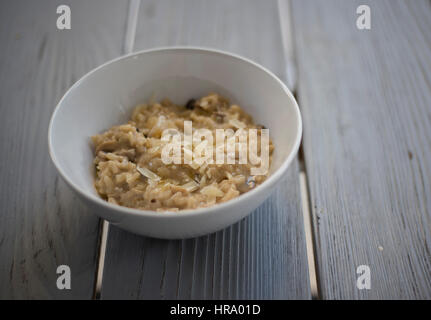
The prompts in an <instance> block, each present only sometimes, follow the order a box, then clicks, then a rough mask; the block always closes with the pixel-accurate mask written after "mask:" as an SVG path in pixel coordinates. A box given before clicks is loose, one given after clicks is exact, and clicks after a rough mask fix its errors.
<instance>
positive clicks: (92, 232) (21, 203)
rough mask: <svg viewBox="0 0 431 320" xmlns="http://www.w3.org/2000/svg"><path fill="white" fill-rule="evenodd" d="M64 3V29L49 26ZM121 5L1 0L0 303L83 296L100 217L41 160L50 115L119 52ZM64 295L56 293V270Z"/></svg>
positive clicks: (90, 281) (87, 293) (89, 289)
mask: <svg viewBox="0 0 431 320" xmlns="http://www.w3.org/2000/svg"><path fill="white" fill-rule="evenodd" d="M60 4H66V5H69V6H70V8H71V11H72V29H71V30H63V31H59V30H57V28H56V20H57V17H58V15H57V13H56V9H57V6H58V5H60ZM126 16H127V2H125V1H113V0H112V1H106V0H103V1H102V0H97V1H94V0H92V1H85V0H80V1H75V0H74V1H70V0H61V1H46V0H44V1H30V0H29V1H22V0H20V1H2V2H1V3H0V43H1V50H0V83H1V87H0V111H1V112H0V114H1V126H0V146H1V147H0V149H1V150H2V154H1V156H0V176H1V180H0V188H1V190H0V204H1V208H0V299H6V298H8V299H12V298H14V299H36V298H38V299H51V298H60V299H63V298H64V299H67V298H80V299H90V298H91V297H92V296H93V287H94V280H95V272H96V265H97V259H98V256H97V253H98V241H99V219H98V218H96V216H95V215H93V214H91V213H90V212H89V209H87V207H86V206H84V205H83V204H81V202H80V201H79V200H78V199H77V198H76V197H75V196H74V195H73V194H72V191H71V190H70V189H69V188H68V187H67V186H66V185H65V184H64V182H63V181H62V180H61V179H60V177H59V175H58V174H57V172H56V170H55V168H54V166H53V164H52V163H51V160H50V159H49V155H48V146H47V135H48V122H49V119H50V116H51V113H52V111H53V109H54V107H55V105H56V103H57V102H58V101H59V99H60V98H61V96H62V95H63V94H64V93H65V91H66V90H67V89H68V88H69V87H70V86H71V85H72V84H73V83H74V82H75V81H76V80H77V79H78V78H79V77H81V76H82V75H84V74H85V73H86V72H87V71H89V70H91V69H92V68H94V67H96V66H97V65H99V64H101V63H102V62H104V61H106V60H108V59H111V58H114V57H116V56H118V55H120V54H121V52H122V47H123V37H124V32H125V26H126ZM62 264H65V265H68V266H70V268H71V275H72V282H71V285H72V289H71V290H63V291H60V290H58V289H57V287H56V280H57V277H58V275H57V274H56V269H57V266H59V265H62Z"/></svg>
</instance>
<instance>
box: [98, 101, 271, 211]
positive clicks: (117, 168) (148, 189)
mask: <svg viewBox="0 0 431 320" xmlns="http://www.w3.org/2000/svg"><path fill="white" fill-rule="evenodd" d="M184 121H192V124H193V129H201V128H205V129H208V130H210V131H211V132H213V133H214V136H215V130H216V129H233V130H237V129H238V128H242V129H250V128H255V129H262V126H259V125H255V124H254V122H253V120H252V118H251V117H250V116H249V115H248V114H246V113H245V112H244V111H243V110H242V109H241V107H239V106H238V105H235V104H233V105H231V104H230V103H229V101H228V100H227V99H225V98H223V97H222V96H220V95H218V94H210V95H207V96H205V97H202V98H200V99H198V100H196V101H195V100H190V101H189V102H188V103H187V104H186V105H185V106H179V105H175V104H173V103H172V102H171V101H169V100H168V99H165V100H163V101H161V102H160V103H153V102H151V103H148V104H143V105H138V106H137V107H136V108H135V109H134V111H133V114H132V117H131V120H130V121H129V122H128V123H126V124H123V125H119V126H115V127H112V128H111V129H109V130H108V131H106V132H104V133H102V134H99V135H95V136H93V137H92V141H93V144H94V149H95V159H94V164H95V166H96V179H95V187H96V190H97V192H98V193H99V195H100V196H101V197H102V198H103V199H105V200H107V201H108V202H111V203H114V204H117V205H121V206H126V207H130V208H138V209H144V210H157V211H178V210H183V209H194V208H199V207H208V206H212V205H215V204H216V203H221V202H225V201H228V200H230V199H233V198H235V197H238V196H239V195H241V194H242V193H245V192H247V191H249V190H251V189H253V188H255V187H256V186H257V185H259V184H261V183H262V182H263V181H264V180H265V179H266V177H267V175H256V176H251V175H250V169H251V165H250V164H238V163H235V164H215V163H213V164H208V163H204V164H202V165H197V164H196V163H191V164H185V163H182V164H173V163H172V164H165V163H163V161H162V157H161V153H162V148H163V147H164V146H165V145H166V143H167V142H166V141H162V139H161V137H162V132H163V131H164V130H165V129H177V130H178V131H179V132H180V133H181V134H183V133H184ZM260 137H261V130H258V141H260ZM182 150H183V151H184V149H182ZM237 151H238V150H237ZM272 151H273V145H272V143H271V141H270V142H269V154H270V156H269V159H270V161H271V154H272ZM258 152H260V143H258ZM237 162H238V161H237Z"/></svg>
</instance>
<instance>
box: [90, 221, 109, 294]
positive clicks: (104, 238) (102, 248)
mask: <svg viewBox="0 0 431 320" xmlns="http://www.w3.org/2000/svg"><path fill="white" fill-rule="evenodd" d="M101 221H102V223H101V229H102V232H101V237H100V243H99V254H98V263H97V269H96V281H95V284H94V295H93V300H99V299H100V292H101V290H102V278H103V268H104V266H105V255H106V243H107V242H108V232H109V222H108V221H106V220H101Z"/></svg>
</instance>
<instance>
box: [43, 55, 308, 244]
mask: <svg viewBox="0 0 431 320" xmlns="http://www.w3.org/2000/svg"><path fill="white" fill-rule="evenodd" d="M209 92H218V93H220V94H222V95H224V96H226V97H228V98H229V99H230V100H231V102H233V103H237V104H239V105H240V106H241V107H243V108H244V109H245V110H246V111H247V112H248V113H249V114H251V115H252V116H253V117H254V120H255V121H256V123H261V124H263V125H265V126H266V127H267V128H269V134H270V137H271V139H272V141H273V144H274V146H275V152H274V154H273V162H272V165H271V168H270V172H271V175H270V176H269V178H268V179H267V180H266V181H265V182H264V183H263V184H261V185H259V186H258V187H256V188H255V189H253V190H251V191H249V192H248V193H245V194H243V195H241V196H239V197H238V198H235V199H233V200H230V201H228V202H225V203H222V204H218V205H216V206H213V207H210V208H203V209H196V210H184V211H180V212H171V213H158V212H154V211H142V210H136V209H129V208H125V207H120V206H116V205H112V204H110V203H108V202H106V201H104V200H102V199H101V198H100V197H99V196H98V195H97V193H96V190H95V188H94V186H93V182H94V173H93V164H92V161H93V157H94V155H93V150H92V146H91V143H90V136H92V135H94V134H97V133H101V132H103V131H104V130H106V129H109V128H110V127H111V126H113V125H118V124H121V123H125V122H126V121H127V120H128V119H129V117H130V114H131V110H132V109H133V107H134V106H135V105H136V104H137V103H142V102H146V101H148V100H149V98H150V97H151V96H152V95H155V98H156V99H161V98H164V97H168V98H170V99H171V100H172V101H173V102H175V103H178V104H184V103H185V102H186V101H187V100H189V99H190V98H192V97H195V98H196V97H200V96H203V95H206V94H208V93H209ZM301 134H302V123H301V116H300V112H299V108H298V105H297V103H296V101H295V99H294V97H293V95H292V94H291V93H290V92H289V90H288V89H287V88H286V86H285V85H284V84H283V83H282V82H281V81H280V80H279V79H278V78H277V77H276V76H275V75H274V74H272V73H271V72H270V71H268V70H267V69H265V68H263V67H262V66H259V65H258V64H256V63H254V62H252V61H250V60H248V59H245V58H242V57H239V56H237V55H233V54H229V53H226V52H222V51H218V50H209V49H203V48H190V47H175V48H159V49H153V50H146V51H141V52H137V53H133V54H130V55H127V56H124V57H121V58H118V59H115V60H112V61H110V62H107V63H105V64H104V65H102V66H100V67H98V68H96V69H94V70H93V71H91V72H89V73H88V74H86V75H85V76H84V77H83V78H81V79H80V80H79V81H77V82H76V83H75V84H74V85H73V86H72V87H71V88H70V89H69V90H68V91H67V92H66V94H65V95H64V97H63V98H62V99H61V100H60V102H59V103H58V105H57V107H56V108H55V111H54V113H53V115H52V118H51V122H50V125H49V133H48V143H49V150H50V155H51V158H52V161H53V162H54V164H55V166H56V167H57V169H58V171H59V172H60V174H61V176H62V177H63V178H64V180H65V181H66V182H67V184H68V185H69V186H71V188H72V189H73V190H74V191H75V192H76V193H77V194H78V195H79V196H80V197H81V198H82V199H83V200H85V201H86V202H87V203H88V204H89V205H91V206H92V207H93V208H94V213H95V214H97V215H99V216H100V217H102V218H104V219H106V220H108V221H109V222H110V223H112V224H114V225H116V226H118V227H120V228H123V229H126V230H129V231H131V232H134V233H138V234H142V235H146V236H151V237H156V238H167V239H179V238H190V237H196V236H199V235H203V234H207V233H211V232H214V231H217V230H220V229H223V228H225V227H227V226H229V225H231V224H233V223H235V222H237V221H239V220H240V219H242V218H244V217H245V216H246V215H248V214H249V213H250V212H251V211H252V210H253V209H255V208H256V207H258V206H259V205H260V204H261V203H262V202H263V201H264V200H265V199H266V198H267V197H268V196H269V195H270V193H271V191H272V190H273V189H274V187H275V186H276V185H277V183H278V182H279V181H280V178H281V177H282V176H283V175H284V174H285V172H286V170H287V168H288V166H289V164H290V163H291V161H292V159H293V158H294V157H295V155H296V153H297V151H298V147H299V144H300V140H301Z"/></svg>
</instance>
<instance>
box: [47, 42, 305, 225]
mask: <svg viewBox="0 0 431 320" xmlns="http://www.w3.org/2000/svg"><path fill="white" fill-rule="evenodd" d="M163 51H195V52H204V53H206V54H216V55H223V56H227V57H230V58H233V59H236V60H239V61H241V62H245V63H248V64H249V65H251V66H253V67H255V68H257V69H259V70H261V71H263V72H265V73H266V74H268V75H269V76H270V77H272V78H273V79H274V80H275V81H276V82H277V83H278V84H279V85H280V86H281V88H282V89H283V90H284V92H285V93H286V94H287V96H288V97H289V99H290V100H291V101H292V102H293V105H294V110H295V115H296V121H297V123H298V129H297V133H296V138H295V142H294V145H293V148H292V150H291V152H290V153H289V155H288V156H287V157H286V159H285V160H284V161H283V162H282V163H281V165H280V167H279V168H278V169H277V170H276V171H275V172H273V173H272V174H271V175H270V176H268V178H267V179H266V180H265V181H264V182H263V183H262V184H260V185H258V186H257V187H256V188H254V189H253V190H251V191H248V192H246V193H244V194H242V195H240V196H238V197H236V198H234V199H231V200H229V201H226V202H223V203H219V204H215V205H213V206H211V207H205V208H197V209H185V210H180V211H166V212H158V211H152V210H141V209H134V208H128V207H123V206H120V205H115V204H112V203H109V202H107V201H106V200H103V199H102V198H100V197H99V196H96V195H93V194H90V193H87V192H85V191H83V190H81V188H80V187H78V186H77V185H76V184H75V183H73V182H72V181H71V179H69V177H68V176H67V175H66V173H65V172H64V171H63V169H62V167H61V165H60V164H59V163H58V160H57V158H56V157H55V152H54V147H53V142H52V130H53V129H52V127H53V123H54V122H55V119H56V115H57V112H58V110H59V109H60V106H61V105H62V104H63V100H64V99H65V98H66V97H67V96H68V95H69V93H70V92H71V91H73V90H74V89H75V88H76V87H78V86H79V85H80V84H81V82H83V81H84V80H85V79H86V78H87V77H89V76H90V75H92V74H93V73H95V72H97V71H98V70H99V69H102V68H104V67H106V66H108V65H110V64H112V63H115V62H118V61H120V60H125V59H129V58H131V57H134V56H139V55H143V54H147V53H154V52H163ZM301 139H302V117H301V112H300V109H299V106H298V103H297V101H296V99H295V97H294V96H293V94H292V93H291V92H290V90H289V89H288V88H287V86H286V85H285V84H284V83H283V82H282V81H281V80H280V79H279V78H278V77H277V76H276V75H275V74H274V73H273V72H271V71H270V70H269V69H267V68H265V67H263V66H262V65H260V64H258V63H256V62H254V61H252V60H250V59H248V58H245V57H243V56H241V55H238V54H235V53H231V52H227V51H224V50H219V49H213V48H209V47H200V46H164V47H155V48H151V49H145V50H140V51H136V52H132V53H129V54H125V55H122V56H119V57H117V58H115V59H111V60H109V61H107V62H105V63H103V64H101V65H100V66H98V67H96V68H94V69H92V70H91V71H89V72H88V73H86V74H85V75H83V76H82V77H81V78H80V79H79V80H77V81H76V82H75V83H74V84H73V85H72V86H71V87H70V88H69V89H68V90H67V91H66V93H65V94H64V95H63V96H62V98H61V99H60V100H59V102H58V103H57V105H56V107H55V109H54V111H53V113H52V115H51V119H50V122H49V127H48V149H49V155H50V157H51V160H52V162H53V163H54V166H55V167H56V169H57V171H58V172H59V173H60V176H61V177H62V178H63V179H64V181H65V182H66V183H67V184H68V185H69V186H70V187H71V188H72V189H73V190H74V191H75V192H77V193H78V194H79V195H81V196H82V197H84V198H85V199H86V200H88V201H90V202H95V203H97V204H99V205H101V206H102V207H105V208H106V209H108V210H113V211H116V212H118V213H121V214H126V215H138V216H147V217H157V218H172V217H175V218H181V217H190V216H195V215H200V214H206V213H209V212H212V211H219V210H223V209H228V208H229V207H232V206H234V205H235V204H238V203H239V202H242V201H247V200H248V199H250V198H252V197H253V196H255V195H256V194H257V193H259V192H261V191H263V189H264V188H267V189H268V188H271V187H272V186H274V184H275V183H276V182H277V181H278V180H280V178H281V177H282V176H283V174H284V173H285V172H286V171H287V168H288V167H289V165H290V164H291V162H292V161H293V159H294V157H295V156H296V154H297V152H298V150H299V146H300V143H301Z"/></svg>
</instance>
